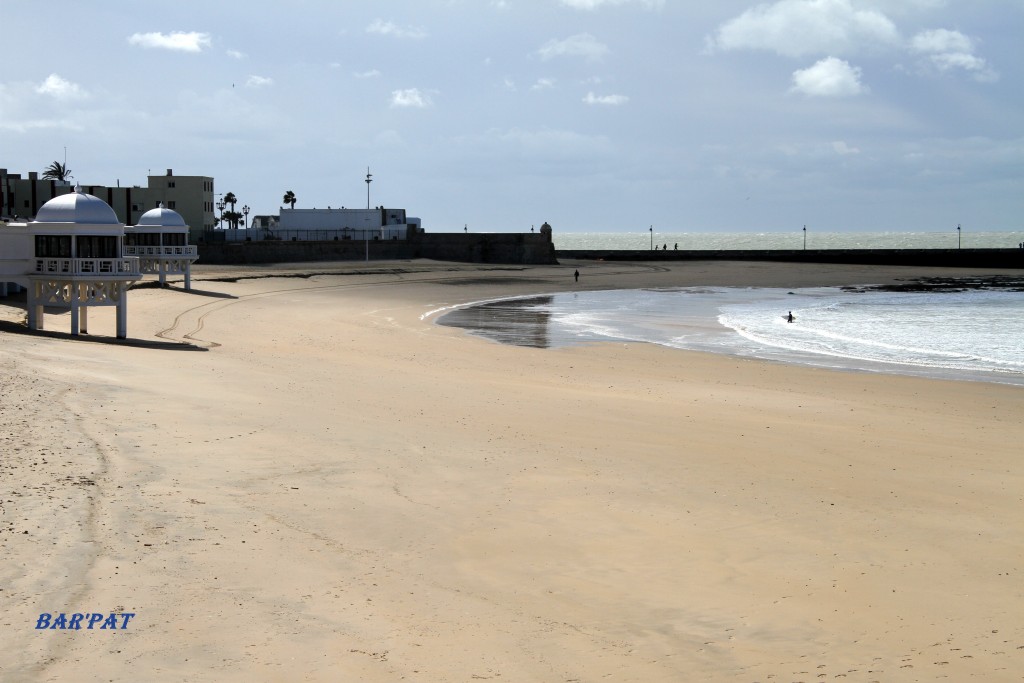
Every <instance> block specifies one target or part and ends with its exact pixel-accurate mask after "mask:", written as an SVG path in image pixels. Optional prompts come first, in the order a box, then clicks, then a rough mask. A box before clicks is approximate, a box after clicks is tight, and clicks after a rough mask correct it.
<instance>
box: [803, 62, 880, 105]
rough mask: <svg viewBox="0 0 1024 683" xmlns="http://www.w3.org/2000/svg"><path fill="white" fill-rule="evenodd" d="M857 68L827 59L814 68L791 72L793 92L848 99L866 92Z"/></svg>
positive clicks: (846, 63)
mask: <svg viewBox="0 0 1024 683" xmlns="http://www.w3.org/2000/svg"><path fill="white" fill-rule="evenodd" d="M860 75H861V71H860V69H859V68H858V67H855V66H850V64H849V63H848V62H846V61H844V60H842V59H837V58H836V57H827V58H825V59H822V60H820V61H818V62H817V63H816V64H815V65H814V66H811V67H808V68H806V69H800V70H798V71H794V72H793V88H792V91H793V92H800V93H803V94H804V95H810V96H812V97H850V96H852V95H859V94H861V93H864V92H867V88H865V87H864V86H863V85H862V84H861V82H860Z"/></svg>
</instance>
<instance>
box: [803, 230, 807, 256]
mask: <svg viewBox="0 0 1024 683" xmlns="http://www.w3.org/2000/svg"><path fill="white" fill-rule="evenodd" d="M804 251H807V226H806V225H805V226H804Z"/></svg>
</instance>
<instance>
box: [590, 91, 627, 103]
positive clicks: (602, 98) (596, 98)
mask: <svg viewBox="0 0 1024 683" xmlns="http://www.w3.org/2000/svg"><path fill="white" fill-rule="evenodd" d="M583 101H584V102H585V103H587V104H591V105H593V104H603V105H609V106H618V105H620V104H625V103H626V102H629V98H628V97H626V96H625V95H595V94H594V93H592V92H588V93H587V95H586V97H584V98H583Z"/></svg>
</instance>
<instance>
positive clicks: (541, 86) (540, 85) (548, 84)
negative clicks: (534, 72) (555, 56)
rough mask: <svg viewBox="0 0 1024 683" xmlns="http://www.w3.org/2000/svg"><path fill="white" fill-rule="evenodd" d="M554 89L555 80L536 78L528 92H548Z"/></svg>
mask: <svg viewBox="0 0 1024 683" xmlns="http://www.w3.org/2000/svg"><path fill="white" fill-rule="evenodd" d="M554 87H555V79H553V78H538V79H537V82H536V83H534V84H533V85H531V86H530V90H550V89H551V88H554Z"/></svg>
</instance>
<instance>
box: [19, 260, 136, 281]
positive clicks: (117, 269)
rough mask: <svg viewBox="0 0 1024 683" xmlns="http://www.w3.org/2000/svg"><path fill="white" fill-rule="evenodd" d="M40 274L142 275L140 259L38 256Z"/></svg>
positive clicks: (38, 271)
mask: <svg viewBox="0 0 1024 683" xmlns="http://www.w3.org/2000/svg"><path fill="white" fill-rule="evenodd" d="M35 261H36V268H35V272H36V274H38V275H67V276H72V275H81V276H86V277H103V276H107V275H109V276H113V277H131V276H136V277H141V273H140V271H139V259H138V258H135V257H129V258H37V259H35Z"/></svg>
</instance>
